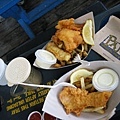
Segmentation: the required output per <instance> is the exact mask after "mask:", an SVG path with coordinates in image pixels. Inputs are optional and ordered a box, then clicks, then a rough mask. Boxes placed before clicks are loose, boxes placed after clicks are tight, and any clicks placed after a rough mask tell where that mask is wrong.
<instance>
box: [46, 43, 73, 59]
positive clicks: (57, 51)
mask: <svg viewBox="0 0 120 120" xmlns="http://www.w3.org/2000/svg"><path fill="white" fill-rule="evenodd" d="M46 50H48V51H49V52H51V53H53V54H54V55H55V57H56V58H57V59H58V60H59V61H69V60H70V58H71V54H70V53H68V52H65V51H63V50H62V49H60V48H58V47H57V46H56V44H55V43H54V42H52V41H51V42H49V43H48V44H47V46H46Z"/></svg>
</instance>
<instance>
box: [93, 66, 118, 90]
mask: <svg viewBox="0 0 120 120" xmlns="http://www.w3.org/2000/svg"><path fill="white" fill-rule="evenodd" d="M92 83H93V86H94V87H95V89H96V90H98V91H100V92H102V91H113V90H114V89H115V88H116V87H117V86H118V84H119V77H118V74H117V73H116V72H115V71H114V70H112V69H109V68H104V69H100V70H98V71H97V72H96V73H95V74H94V76H93V79H92Z"/></svg>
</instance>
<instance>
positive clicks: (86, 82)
mask: <svg viewBox="0 0 120 120" xmlns="http://www.w3.org/2000/svg"><path fill="white" fill-rule="evenodd" d="M92 77H93V75H90V76H88V77H87V78H84V77H81V78H80V81H77V82H74V83H73V84H74V85H75V86H76V87H77V88H80V89H82V90H87V91H88V93H91V92H96V91H97V90H96V89H95V88H94V87H93V85H92ZM83 112H97V113H100V114H103V113H105V107H97V108H92V107H89V108H85V109H84V110H83Z"/></svg>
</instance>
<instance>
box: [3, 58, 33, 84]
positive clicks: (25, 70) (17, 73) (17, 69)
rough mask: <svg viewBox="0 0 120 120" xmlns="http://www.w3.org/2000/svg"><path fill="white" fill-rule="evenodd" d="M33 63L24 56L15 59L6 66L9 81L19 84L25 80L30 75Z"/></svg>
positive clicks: (6, 75)
mask: <svg viewBox="0 0 120 120" xmlns="http://www.w3.org/2000/svg"><path fill="white" fill-rule="evenodd" d="M30 72H31V65H30V63H29V61H28V60H27V59H25V58H23V57H18V58H15V59H13V60H12V61H11V62H10V63H9V64H8V66H7V67H6V71H5V77H6V79H7V81H8V83H10V84H11V85H12V84H17V83H19V82H24V81H25V80H26V79H27V78H28V77H29V75H30Z"/></svg>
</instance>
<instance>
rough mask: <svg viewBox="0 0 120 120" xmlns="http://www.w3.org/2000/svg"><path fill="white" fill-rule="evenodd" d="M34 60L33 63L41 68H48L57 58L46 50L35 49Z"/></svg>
mask: <svg viewBox="0 0 120 120" xmlns="http://www.w3.org/2000/svg"><path fill="white" fill-rule="evenodd" d="M35 56H36V60H35V64H36V65H37V66H38V67H41V68H46V69H47V68H50V67H51V65H53V64H55V63H56V61H57V59H56V57H55V56H54V55H53V54H52V53H50V52H49V51H47V50H43V49H41V50H37V51H36V52H35Z"/></svg>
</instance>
